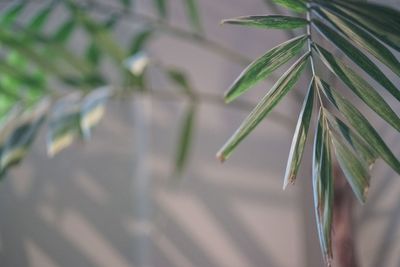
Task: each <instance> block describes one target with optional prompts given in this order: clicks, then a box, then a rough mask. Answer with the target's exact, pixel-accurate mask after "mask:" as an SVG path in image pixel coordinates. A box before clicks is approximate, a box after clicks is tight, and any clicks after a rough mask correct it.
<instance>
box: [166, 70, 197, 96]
mask: <svg viewBox="0 0 400 267" xmlns="http://www.w3.org/2000/svg"><path fill="white" fill-rule="evenodd" d="M167 75H168V77H169V78H170V79H171V81H173V82H174V83H175V84H177V85H178V86H179V87H180V88H181V89H182V90H183V92H184V93H185V94H187V95H189V96H193V90H192V88H191V86H190V84H189V81H188V79H187V78H186V75H185V74H184V73H183V72H182V71H179V70H177V69H168V70H167Z"/></svg>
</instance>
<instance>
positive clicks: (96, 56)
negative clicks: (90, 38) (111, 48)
mask: <svg viewBox="0 0 400 267" xmlns="http://www.w3.org/2000/svg"><path fill="white" fill-rule="evenodd" d="M85 54H86V58H87V59H88V60H89V62H90V63H91V64H92V65H94V66H97V65H98V64H99V62H100V57H101V51H100V49H99V47H98V46H97V45H96V43H94V42H92V43H90V44H89V46H88V47H87V48H86V53H85Z"/></svg>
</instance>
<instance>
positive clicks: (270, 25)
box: [221, 15, 308, 29]
mask: <svg viewBox="0 0 400 267" xmlns="http://www.w3.org/2000/svg"><path fill="white" fill-rule="evenodd" d="M221 23H222V24H236V25H243V26H250V27H257V28H263V29H296V28H302V27H305V26H307V24H308V22H307V20H306V19H303V18H299V17H289V16H279V15H269V16H245V17H237V18H233V19H226V20H223V21H222V22H221Z"/></svg>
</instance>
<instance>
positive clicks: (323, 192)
mask: <svg viewBox="0 0 400 267" xmlns="http://www.w3.org/2000/svg"><path fill="white" fill-rule="evenodd" d="M319 113H320V114H319V116H318V121H317V130H316V133H315V138H314V149H313V164H312V165H313V168H312V177H313V179H312V180H313V195H314V208H315V217H316V221H317V229H318V236H319V241H320V245H321V250H322V253H323V255H324V259H325V262H326V263H327V264H328V266H329V263H330V262H331V260H332V241H331V231H332V215H333V191H334V188H333V175H332V162H331V149H330V140H329V133H328V129H327V127H326V125H325V121H324V118H323V114H322V111H321V110H320V112H319Z"/></svg>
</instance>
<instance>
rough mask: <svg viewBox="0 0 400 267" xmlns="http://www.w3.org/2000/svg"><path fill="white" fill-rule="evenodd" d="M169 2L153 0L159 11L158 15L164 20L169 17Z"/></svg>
mask: <svg viewBox="0 0 400 267" xmlns="http://www.w3.org/2000/svg"><path fill="white" fill-rule="evenodd" d="M167 1H168V0H153V5H154V7H155V9H156V10H157V12H158V15H160V17H162V18H164V19H165V18H167V16H168V11H167Z"/></svg>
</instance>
